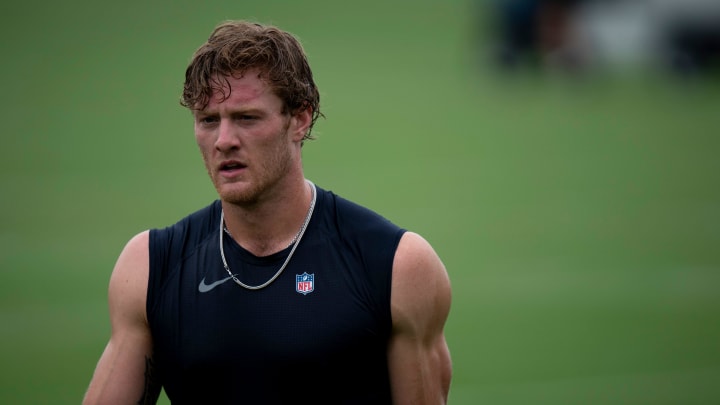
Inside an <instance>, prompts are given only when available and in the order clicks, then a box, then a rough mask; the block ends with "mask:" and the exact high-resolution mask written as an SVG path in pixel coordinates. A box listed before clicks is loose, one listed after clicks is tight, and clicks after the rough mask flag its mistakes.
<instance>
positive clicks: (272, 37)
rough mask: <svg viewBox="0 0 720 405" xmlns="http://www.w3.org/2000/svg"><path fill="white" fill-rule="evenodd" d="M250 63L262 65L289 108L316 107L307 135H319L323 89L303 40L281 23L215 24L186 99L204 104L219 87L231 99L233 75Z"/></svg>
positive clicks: (192, 70) (189, 76) (196, 58)
mask: <svg viewBox="0 0 720 405" xmlns="http://www.w3.org/2000/svg"><path fill="white" fill-rule="evenodd" d="M249 69H259V70H260V72H261V73H260V75H261V78H262V79H264V80H266V81H267V83H268V84H269V85H270V87H271V88H272V89H273V91H274V93H275V94H276V95H277V96H278V97H280V99H281V100H283V104H284V105H283V113H290V114H296V113H298V112H300V111H304V110H305V109H306V108H310V109H311V112H312V121H311V122H310V127H309V128H308V131H307V133H306V134H305V137H304V138H303V139H304V140H305V139H314V138H313V136H312V135H311V132H312V128H313V125H315V121H317V119H318V117H320V116H322V113H321V112H320V93H319V92H318V89H317V86H316V85H315V82H314V80H313V75H312V70H311V69H310V64H309V63H308V61H307V56H306V55H305V51H304V50H303V47H302V45H301V44H300V42H299V41H298V40H297V38H295V37H294V36H293V35H292V34H290V33H288V32H285V31H282V30H280V29H279V28H277V27H273V26H269V25H263V24H258V23H252V22H247V21H226V22H223V23H221V24H220V25H218V26H217V27H215V29H214V30H213V32H212V34H211V35H210V38H208V40H207V42H205V43H204V44H203V45H202V46H200V48H198V50H197V51H195V54H194V55H193V57H192V60H191V61H190V64H189V65H188V67H187V70H186V71H185V84H184V86H183V94H182V98H181V100H180V104H182V105H183V106H185V107H187V108H189V109H203V108H205V107H206V106H207V105H208V103H209V101H210V98H211V97H212V95H213V92H218V93H219V94H222V96H223V100H225V99H227V98H228V97H229V96H230V93H229V92H230V86H229V85H228V83H227V77H239V76H242V75H243V74H244V73H245V72H246V71H247V70H249ZM223 80H224V81H223Z"/></svg>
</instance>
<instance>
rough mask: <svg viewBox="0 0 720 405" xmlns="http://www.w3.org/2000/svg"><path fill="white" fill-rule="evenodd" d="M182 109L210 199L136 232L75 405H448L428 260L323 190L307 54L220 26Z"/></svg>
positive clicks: (369, 215)
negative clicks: (212, 193) (312, 176)
mask: <svg viewBox="0 0 720 405" xmlns="http://www.w3.org/2000/svg"><path fill="white" fill-rule="evenodd" d="M182 104H183V105H185V106H186V107H188V108H189V109H190V110H191V111H192V114H193V117H194V122H195V124H194V126H195V138H196V141H197V143H198V146H199V148H200V151H201V153H202V156H203V159H204V161H205V166H206V168H207V171H208V173H209V175H210V178H211V180H212V182H213V184H214V186H215V188H216V189H217V192H218V195H219V200H218V201H215V202H213V203H212V204H211V205H209V206H208V207H206V208H204V209H201V210H199V211H197V212H195V213H193V214H191V215H190V216H188V217H187V218H185V219H183V220H181V221H179V222H178V223H177V224H175V225H173V226H171V227H168V228H165V229H155V230H151V231H145V232H142V233H140V234H138V235H137V236H135V237H134V238H132V239H131V240H130V241H129V242H128V244H127V246H126V247H125V248H124V250H123V252H122V253H121V254H120V257H119V258H118V261H117V263H116V266H115V268H114V270H113V274H112V276H111V278H110V286H109V305H110V318H111V324H112V333H111V336H110V341H109V342H108V344H107V347H106V348H105V351H104V352H103V354H102V357H101V358H100V361H99V362H98V365H97V368H96V370H95V374H94V375H93V378H92V381H91V383H90V387H89V389H88V392H87V394H86V397H85V402H84V403H85V404H98V403H101V404H125V403H127V404H130V403H154V402H155V401H156V400H157V397H158V395H159V392H160V389H161V387H162V388H164V389H165V391H166V393H167V395H168V397H169V398H170V400H171V401H172V402H173V403H188V404H223V403H228V404H230V403H232V404H239V403H247V404H275V403H312V404H323V403H328V404H329V403H332V404H346V403H354V404H384V403H396V404H440V403H445V402H446V401H447V395H448V390H449V386H450V377H451V364H450V355H449V351H448V347H447V344H446V342H445V338H444V334H443V327H444V323H445V320H446V318H447V315H448V312H449V307H450V285H449V280H448V276H447V273H446V271H445V268H444V266H443V264H442V262H441V261H440V259H439V258H438V256H437V255H436V254H435V252H434V251H433V249H432V247H431V246H430V245H429V244H428V243H427V242H426V241H425V240H424V239H423V238H421V237H420V236H418V235H417V234H414V233H411V232H406V231H404V230H402V229H400V228H398V227H397V226H395V225H393V224H392V223H390V222H389V221H387V220H385V219H384V218H382V217H380V216H379V215H377V214H375V213H373V212H371V211H370V210H367V209H365V208H363V207H360V206H358V205H356V204H353V203H351V202H349V201H347V200H344V199H342V198H341V197H339V196H336V195H335V194H333V193H331V192H329V191H325V190H323V189H321V188H320V187H316V186H315V185H314V184H312V183H311V182H309V181H307V180H306V179H305V177H304V175H303V169H302V162H301V147H302V145H303V142H304V141H305V140H308V139H311V130H312V126H313V124H314V123H315V120H316V119H317V118H318V116H320V110H319V94H318V91H317V88H316V86H315V83H314V81H313V77H312V72H311V70H310V67H309V65H308V63H307V59H306V56H305V54H304V51H303V49H302V47H301V45H300V44H299V42H298V41H297V40H296V39H295V38H294V37H293V36H292V35H290V34H289V33H286V32H283V31H281V30H279V29H277V28H275V27H270V26H263V25H260V24H252V23H247V22H227V23H223V24H221V25H219V26H218V27H217V28H216V29H215V30H214V32H213V33H212V35H211V37H210V38H209V39H208V41H207V42H206V43H205V44H204V45H203V46H201V47H200V48H199V49H198V51H197V52H196V53H195V55H194V57H193V59H192V61H191V63H190V66H189V67H188V69H187V72H186V80H185V87H184V92H183V98H182Z"/></svg>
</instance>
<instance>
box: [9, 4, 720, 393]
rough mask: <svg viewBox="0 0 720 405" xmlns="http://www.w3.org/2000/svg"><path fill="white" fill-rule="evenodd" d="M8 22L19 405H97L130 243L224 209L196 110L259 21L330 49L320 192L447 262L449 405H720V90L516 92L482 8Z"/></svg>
mask: <svg viewBox="0 0 720 405" xmlns="http://www.w3.org/2000/svg"><path fill="white" fill-rule="evenodd" d="M1 9H2V12H1V13H0V32H1V34H2V35H1V36H0V38H1V39H0V47H1V48H0V52H1V53H0V54H1V55H2V64H1V65H0V66H1V67H0V89H2V96H3V101H2V108H1V109H0V119H1V120H0V131H1V132H0V133H1V138H0V139H1V140H2V143H1V145H2V146H1V148H0V403H3V404H41V403H42V404H45V403H47V404H74V403H79V402H80V400H81V398H82V396H83V393H84V391H85V389H86V387H87V384H88V382H89V380H90V377H91V375H92V372H93V369H94V367H95V363H96V361H97V359H98V357H99V356H100V354H101V352H102V349H103V347H104V345H105V343H106V341H107V338H108V335H109V322H108V318H107V303H106V292H107V290H106V289H107V282H108V278H109V275H110V272H111V270H112V267H113V264H114V261H115V259H116V257H117V255H118V254H119V252H120V250H121V249H122V247H123V245H124V243H125V242H126V241H127V240H128V239H129V238H130V237H132V236H133V235H134V234H135V233H137V232H139V231H141V230H143V229H147V228H151V227H159V226H165V225H168V224H170V223H172V222H174V221H175V220H177V219H179V218H180V217H182V216H184V215H185V214H187V213H189V212H191V211H194V210H195V209H197V208H199V207H202V206H204V205H206V204H207V203H208V202H209V201H211V200H212V199H214V198H215V193H214V190H213V188H212V187H211V185H210V182H209V180H208V179H207V178H206V174H205V170H204V168H203V166H202V162H201V159H200V155H199V153H198V152H197V150H196V146H195V144H194V139H193V134H192V124H191V119H190V116H189V114H188V112H187V111H186V110H184V109H183V108H182V107H180V106H179V104H178V100H179V96H180V91H181V87H182V81H183V77H184V70H185V67H186V65H187V62H188V60H189V58H190V56H191V54H192V52H193V51H194V50H195V48H196V47H197V46H199V45H200V44H201V43H202V42H203V41H204V39H205V38H206V37H207V35H208V34H209V33H210V31H211V30H212V28H213V27H214V26H215V24H216V23H218V22H220V21H221V20H225V19H237V18H245V19H252V20H259V21H262V22H265V23H272V24H277V25H279V26H281V27H282V28H284V29H287V30H289V31H291V32H294V33H295V34H297V35H298V36H299V37H300V39H301V40H302V42H303V44H304V46H305V48H306V50H307V52H308V54H309V58H310V61H311V64H312V66H313V69H314V72H315V76H316V81H317V83H318V86H319V88H320V91H321V97H322V108H323V111H324V113H325V115H326V116H327V118H326V119H325V120H321V121H319V122H318V125H317V127H316V135H318V137H319V139H318V140H317V141H313V142H310V143H307V144H306V145H305V148H304V162H305V169H306V175H307V177H308V178H310V179H312V180H313V181H315V182H316V183H317V184H318V185H320V186H322V187H324V188H328V189H331V190H333V191H335V192H337V193H339V194H341V195H343V196H345V197H348V198H350V199H352V200H355V201H357V202H359V203H362V204H364V205H366V206H368V207H370V208H372V209H375V210H376V211H378V212H380V213H381V214H383V215H384V216H386V217H388V218H390V219H392V220H393V221H394V222H396V223H398V224H399V225H401V226H403V227H406V228H409V229H411V230H414V231H417V232H419V233H421V234H422V235H423V236H425V237H426V239H428V240H429V241H430V242H431V243H432V244H433V246H434V247H435V249H436V250H437V252H438V253H439V254H440V256H441V257H442V259H443V261H444V262H445V264H446V266H447V268H448V271H449V274H450V278H451V281H452V284H453V307H452V311H451V314H450V318H449V320H448V323H447V328H446V335H447V340H448V343H449V345H450V349H451V352H452V356H453V363H454V378H453V383H452V389H451V395H450V399H451V403H453V404H479V403H487V404H712V403H720V384H718V381H720V294H719V293H718V290H719V289H720V249H719V248H718V247H719V246H720V187H719V186H720V184H719V183H720V181H719V173H720V156H719V154H718V152H720V114H719V113H718V111H719V107H720V103H719V102H718V101H719V99H718V95H719V94H720V93H719V92H718V90H720V86H718V83H717V82H712V81H703V80H689V81H684V82H678V81H674V80H668V79H667V78H663V77H660V76H659V75H655V74H651V72H634V73H633V72H630V71H625V72H623V73H622V74H619V73H616V74H612V75H609V74H597V73H593V74H586V75H580V76H577V77H567V76H562V75H555V74H531V73H529V74H522V75H518V76H513V77H509V76H502V75H496V74H493V73H491V72H490V71H489V70H488V69H486V67H484V65H483V64H482V63H478V62H479V59H481V57H480V56H481V55H483V54H484V52H483V47H482V42H481V43H477V42H475V41H474V40H473V35H474V33H475V32H476V31H477V29H478V27H477V26H476V24H477V21H476V19H475V17H476V14H475V12H476V9H475V8H474V7H472V5H471V4H468V3H465V2H459V1H454V2H453V1H448V2H440V1H398V2H392V3H391V2H383V1H375V0H373V1H364V2H338V1H307V2H299V1H263V2H244V1H234V2H230V1H224V2H190V1H173V2H170V1H166V2H140V1H122V2H121V1H112V2H101V1H93V2H91V1H78V0H71V1H66V2H50V1H23V2H13V3H11V4H4V5H3V6H1ZM250 350H251V348H250ZM308 383H310V384H313V383H315V382H305V381H302V376H298V384H308ZM314 389H322V386H318V387H315V388H314ZM163 401H165V400H164V399H163Z"/></svg>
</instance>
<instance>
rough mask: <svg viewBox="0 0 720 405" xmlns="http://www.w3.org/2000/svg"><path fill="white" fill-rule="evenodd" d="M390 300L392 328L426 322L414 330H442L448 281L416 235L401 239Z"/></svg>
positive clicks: (430, 249)
mask: <svg viewBox="0 0 720 405" xmlns="http://www.w3.org/2000/svg"><path fill="white" fill-rule="evenodd" d="M391 297H392V298H391V307H392V312H393V324H394V326H395V327H403V324H404V323H405V322H410V323H411V324H415V323H417V322H420V323H423V324H424V323H426V322H427V324H425V325H422V326H421V325H414V327H421V329H425V328H429V329H430V330H432V329H436V328H439V329H442V327H443V325H444V323H445V319H446V318H447V316H448V313H449V311H450V301H451V288H450V279H449V277H448V273H447V270H446V269H445V265H444V264H443V262H442V260H441V259H440V257H439V256H438V255H437V253H436V252H435V249H433V247H432V246H431V245H430V243H428V242H427V241H426V240H425V239H424V238H423V237H422V236H420V235H418V234H417V233H413V232H406V233H405V234H404V235H403V237H402V239H401V240H400V244H399V245H398V248H397V251H396V253H395V260H394V262H393V277H392V295H391ZM423 320H424V321H423ZM405 326H409V327H412V326H413V325H405Z"/></svg>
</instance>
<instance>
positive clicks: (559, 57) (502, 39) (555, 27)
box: [490, 0, 583, 69]
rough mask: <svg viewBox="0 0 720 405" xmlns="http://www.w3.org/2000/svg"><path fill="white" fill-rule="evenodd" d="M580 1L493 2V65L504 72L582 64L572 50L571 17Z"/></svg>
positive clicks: (571, 67) (508, 0)
mask: <svg viewBox="0 0 720 405" xmlns="http://www.w3.org/2000/svg"><path fill="white" fill-rule="evenodd" d="M582 1H583V0H495V1H494V2H493V3H492V4H493V5H492V10H491V11H490V13H491V15H492V17H491V18H492V23H491V24H492V30H493V32H494V33H495V34H494V35H495V38H496V40H497V44H496V50H495V56H494V58H495V61H496V62H497V63H498V64H499V65H500V66H501V67H502V68H506V69H514V68H518V67H521V66H530V67H543V66H555V67H559V68H562V69H565V68H567V69H575V68H577V67H579V65H580V64H581V58H580V54H579V53H578V52H577V49H576V48H575V47H574V46H573V41H572V39H573V38H572V35H571V33H572V30H571V23H572V20H573V13H574V11H575V9H576V8H577V6H578V5H579V4H580V3H581V2H582Z"/></svg>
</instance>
